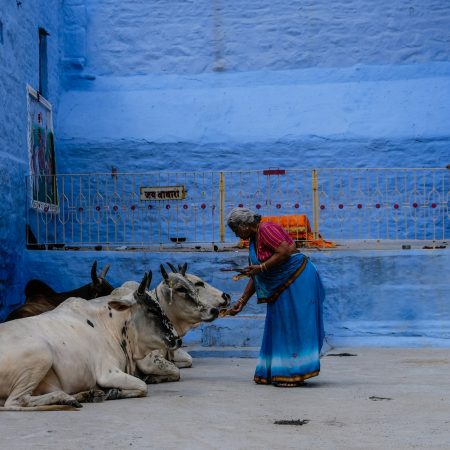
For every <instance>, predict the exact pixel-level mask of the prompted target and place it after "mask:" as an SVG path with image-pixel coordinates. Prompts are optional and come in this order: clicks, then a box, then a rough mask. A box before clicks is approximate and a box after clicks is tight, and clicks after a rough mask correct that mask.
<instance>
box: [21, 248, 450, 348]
mask: <svg viewBox="0 0 450 450" xmlns="http://www.w3.org/2000/svg"><path fill="white" fill-rule="evenodd" d="M306 253H307V254H308V256H309V257H310V258H311V261H313V263H314V264H315V265H316V267H317V269H318V270H319V273H320V274H321V276H322V279H323V283H324V286H325V290H326V300H325V305H324V314H325V326H326V335H327V340H328V343H329V344H330V345H350V346H358V345H397V346H402V345H404V346H420V345H432V346H449V345H450V303H449V301H448V300H449V299H448V292H449V291H450V280H449V277H448V267H449V265H450V252H449V251H448V250H418V249H416V250H414V249H412V250H402V249H401V248H398V249H393V250H376V251H375V250H360V251H340V250H328V251H308V252H306ZM94 260H97V261H98V267H99V268H101V267H104V266H105V265H106V264H111V269H110V271H109V273H108V280H109V281H110V282H111V283H112V284H113V285H114V286H118V285H120V284H122V283H123V282H125V281H128V280H130V279H131V280H136V281H139V280H140V279H141V277H142V275H143V274H144V272H145V271H148V270H152V271H153V281H152V287H154V286H156V284H157V283H159V282H160V281H161V275H160V273H159V265H160V264H161V263H163V264H164V263H166V262H167V261H169V262H172V263H174V264H179V263H181V264H182V263H184V262H188V264H189V266H188V272H191V273H195V274H198V275H200V276H201V277H203V278H204V279H205V280H206V281H208V282H210V283H212V284H213V285H215V286H217V287H218V288H220V289H222V290H224V291H226V292H228V293H229V294H230V295H231V297H232V300H233V301H236V300H237V299H238V298H239V297H240V295H241V293H242V291H243V289H244V287H245V283H246V281H245V280H240V281H238V282H235V281H232V279H231V275H230V274H229V273H228V272H221V271H220V268H222V267H230V265H231V263H232V262H233V263H237V264H239V265H240V266H243V265H245V264H246V262H247V251H245V250H243V251H224V252H185V251H178V252H157V253H149V252H139V251H135V252H128V251H125V252H114V251H101V252H90V251H80V252H72V251H28V252H27V253H26V266H27V268H28V271H29V274H30V276H39V277H41V278H42V279H43V280H44V281H46V282H48V283H49V284H50V285H51V286H52V287H53V288H54V289H56V290H58V291H63V290H69V289H73V288H75V287H77V286H78V285H81V284H85V283H88V282H89V280H90V267H91V265H92V263H93V261H94ZM167 270H169V269H168V268H167ZM264 313H265V305H257V304H256V301H255V299H254V298H253V299H252V300H251V301H250V302H249V303H248V305H247V307H246V308H245V311H244V312H243V313H242V314H241V315H239V316H238V317H235V318H223V319H218V320H216V321H215V322H213V323H211V324H204V325H202V326H200V327H199V328H197V329H196V330H193V331H191V332H190V333H189V334H188V335H187V336H186V338H185V343H186V344H188V345H191V346H198V347H200V348H202V350H201V351H202V352H203V354H204V353H205V348H203V347H206V346H225V347H227V346H237V347H245V348H248V349H249V351H250V353H249V354H254V350H255V348H256V347H258V346H259V345H260V342H261V338H262V331H263V326H264ZM253 347H255V348H253ZM244 350H245V349H244ZM233 352H234V354H236V352H235V351H234V350H230V352H229V353H228V354H233ZM252 352H253V353H252ZM240 354H242V349H241V353H240Z"/></svg>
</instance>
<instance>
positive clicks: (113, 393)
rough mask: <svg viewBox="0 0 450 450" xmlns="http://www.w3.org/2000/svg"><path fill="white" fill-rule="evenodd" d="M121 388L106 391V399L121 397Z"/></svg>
mask: <svg viewBox="0 0 450 450" xmlns="http://www.w3.org/2000/svg"><path fill="white" fill-rule="evenodd" d="M121 392H122V390H121V389H109V390H108V391H107V392H106V396H105V400H117V399H118V398H120V393H121Z"/></svg>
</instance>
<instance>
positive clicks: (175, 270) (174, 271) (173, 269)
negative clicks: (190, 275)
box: [166, 262, 178, 273]
mask: <svg viewBox="0 0 450 450" xmlns="http://www.w3.org/2000/svg"><path fill="white" fill-rule="evenodd" d="M166 264H167V265H168V266H169V267H170V268H171V269H172V272H173V273H178V270H177V269H176V267H175V266H174V265H173V264H170V262H168V263H166Z"/></svg>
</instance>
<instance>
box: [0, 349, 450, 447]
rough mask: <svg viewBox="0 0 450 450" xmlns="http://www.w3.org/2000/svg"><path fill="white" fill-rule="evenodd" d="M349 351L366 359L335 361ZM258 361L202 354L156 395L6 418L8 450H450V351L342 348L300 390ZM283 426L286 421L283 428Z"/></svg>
mask: <svg viewBox="0 0 450 450" xmlns="http://www.w3.org/2000/svg"><path fill="white" fill-rule="evenodd" d="M342 353H349V354H352V355H356V356H332V355H333V354H334V355H339V354H342ZM254 366H255V360H254V359H238V358H233V359H226V358H200V359H195V367H193V368H192V369H184V370H183V371H182V381H180V382H178V383H170V384H169V383H168V384H161V385H152V386H149V393H148V397H147V398H141V399H130V400H118V401H110V402H105V403H103V404H87V405H85V406H84V408H82V409H81V410H80V411H77V412H24V413H21V412H2V413H1V417H0V436H1V440H0V448H2V449H5V450H6V449H8V450H12V449H21V450H23V449H58V450H62V449H77V450H84V449H128V448H135V449H148V448H155V449H164V450H167V449H196V450H197V449H317V448H320V449H383V450H385V449H396V450H397V449H411V448H417V449H448V448H449V447H450V377H449V373H450V349H379V348H370V349H369V348H350V349H349V348H339V349H332V350H330V351H329V352H328V355H327V356H324V357H323V358H322V372H321V375H320V376H319V377H318V378H316V379H312V380H309V381H308V382H307V383H306V385H305V386H304V387H300V388H284V389H282V388H276V387H272V386H258V385H255V384H254V383H253V381H252V376H253V370H254ZM277 421H285V422H284V424H283V422H282V423H281V424H276V423H275V422H277Z"/></svg>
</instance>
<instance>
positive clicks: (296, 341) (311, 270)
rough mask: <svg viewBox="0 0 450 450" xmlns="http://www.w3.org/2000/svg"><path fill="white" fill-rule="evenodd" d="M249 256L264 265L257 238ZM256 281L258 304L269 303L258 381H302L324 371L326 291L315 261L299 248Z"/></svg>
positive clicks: (259, 358) (251, 243) (258, 365)
mask: <svg viewBox="0 0 450 450" xmlns="http://www.w3.org/2000/svg"><path fill="white" fill-rule="evenodd" d="M249 257H250V263H251V264H260V261H259V260H258V258H257V256H256V249H255V243H254V242H250V249H249ZM253 281H254V284H255V289H256V295H257V297H258V303H267V314H266V322H265V327H264V335H263V341H262V345H261V350H260V353H259V357H258V363H257V365H256V371H255V378H254V379H255V382H256V383H258V384H277V383H296V384H300V383H302V382H303V381H304V380H306V379H308V378H311V377H315V376H317V375H319V371H320V360H319V356H320V350H321V348H322V344H323V339H324V328H323V300H324V298H325V292H324V288H323V285H322V282H321V280H320V276H319V274H318V272H317V270H316V268H315V267H314V265H313V264H312V263H311V262H310V261H309V259H308V258H307V257H306V256H305V255H303V254H301V253H295V254H293V255H291V257H290V258H289V259H288V260H287V261H286V262H284V263H283V264H281V265H279V266H277V267H276V268H275V269H270V270H268V271H267V272H261V273H259V274H258V275H255V276H254V277H253Z"/></svg>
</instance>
